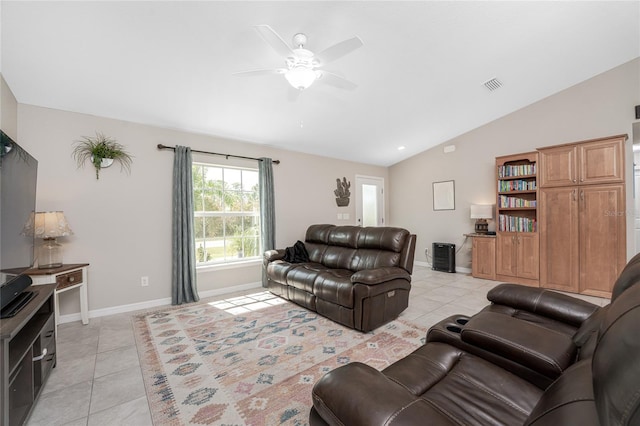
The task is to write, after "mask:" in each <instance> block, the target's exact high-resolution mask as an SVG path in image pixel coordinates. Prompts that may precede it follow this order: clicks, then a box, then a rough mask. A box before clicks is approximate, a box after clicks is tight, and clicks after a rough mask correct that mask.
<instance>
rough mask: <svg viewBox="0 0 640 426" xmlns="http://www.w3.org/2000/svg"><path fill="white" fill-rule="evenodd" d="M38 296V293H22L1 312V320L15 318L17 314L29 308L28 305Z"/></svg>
mask: <svg viewBox="0 0 640 426" xmlns="http://www.w3.org/2000/svg"><path fill="white" fill-rule="evenodd" d="M37 294H38V292H37V291H23V292H22V293H20V294H19V295H18V296H17V297H16V298H15V299H13V300H12V301H11V303H9V304H8V305H7V306H5V307H4V309H2V310H1V311H0V319H1V318H11V317H15V316H16V314H17V313H18V312H20V310H21V309H22V308H24V307H25V306H27V303H29V302H30V301H31V299H33V298H34V297H36V295H37Z"/></svg>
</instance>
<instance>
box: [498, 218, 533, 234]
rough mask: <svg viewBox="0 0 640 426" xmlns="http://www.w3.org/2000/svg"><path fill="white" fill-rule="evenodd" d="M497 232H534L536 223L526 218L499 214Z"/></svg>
mask: <svg viewBox="0 0 640 426" xmlns="http://www.w3.org/2000/svg"><path fill="white" fill-rule="evenodd" d="M498 230H499V231H504V232H536V231H537V222H536V220H535V219H532V218H528V217H518V216H509V215H506V214H501V215H499V217H498Z"/></svg>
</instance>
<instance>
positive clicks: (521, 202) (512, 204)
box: [498, 195, 537, 208]
mask: <svg viewBox="0 0 640 426" xmlns="http://www.w3.org/2000/svg"><path fill="white" fill-rule="evenodd" d="M536 206H537V201H536V200H525V199H523V198H516V197H508V196H506V195H500V196H499V198H498V207H503V208H516V207H532V208H535V207H536Z"/></svg>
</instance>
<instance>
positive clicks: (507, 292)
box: [487, 284, 599, 327]
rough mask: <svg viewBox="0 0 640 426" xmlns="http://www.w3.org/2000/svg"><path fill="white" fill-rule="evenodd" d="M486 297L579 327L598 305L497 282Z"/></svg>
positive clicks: (553, 292) (556, 293)
mask: <svg viewBox="0 0 640 426" xmlns="http://www.w3.org/2000/svg"><path fill="white" fill-rule="evenodd" d="M487 299H489V300H490V301H491V302H493V303H495V304H498V305H506V306H510V307H512V308H516V309H522V310H525V311H529V312H532V313H536V314H539V315H544V316H547V317H549V318H553V319H556V320H558V321H562V322H565V323H567V324H571V325H574V326H576V327H580V324H582V323H583V322H584V321H585V320H586V319H587V318H589V317H590V316H591V315H592V314H593V313H594V312H595V311H597V310H598V309H599V306H598V305H594V304H593V303H589V302H586V301H584V300H582V299H578V298H576V297H571V296H567V295H565V294H562V293H558V292H555V291H550V290H546V289H541V288H534V287H526V286H522V285H519V284H500V285H498V286H496V287H494V288H493V289H491V290H490V291H489V292H488V293H487Z"/></svg>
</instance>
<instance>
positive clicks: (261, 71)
mask: <svg viewBox="0 0 640 426" xmlns="http://www.w3.org/2000/svg"><path fill="white" fill-rule="evenodd" d="M285 71H286V70H285V69H282V68H279V69H278V68H277V69H259V70H247V71H236V72H234V73H233V74H232V75H249V76H251V75H267V74H284V72H285Z"/></svg>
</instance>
